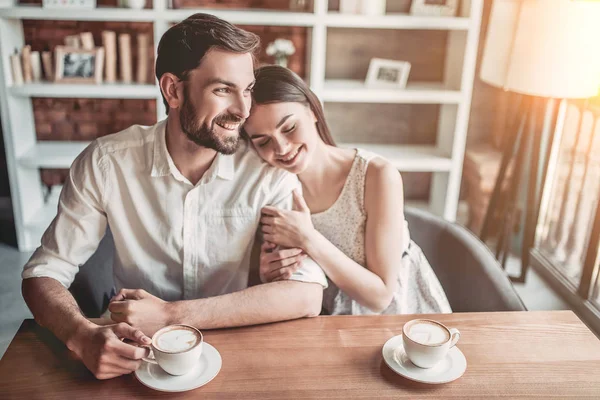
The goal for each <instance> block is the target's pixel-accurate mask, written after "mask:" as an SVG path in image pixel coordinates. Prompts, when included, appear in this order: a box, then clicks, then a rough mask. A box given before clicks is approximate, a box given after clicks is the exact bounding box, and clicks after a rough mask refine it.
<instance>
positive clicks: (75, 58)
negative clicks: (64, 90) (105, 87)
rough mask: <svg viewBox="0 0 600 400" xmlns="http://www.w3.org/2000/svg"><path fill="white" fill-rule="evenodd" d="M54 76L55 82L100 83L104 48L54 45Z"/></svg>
mask: <svg viewBox="0 0 600 400" xmlns="http://www.w3.org/2000/svg"><path fill="white" fill-rule="evenodd" d="M54 60H55V68H54V71H55V77H54V81H55V82H57V83H88V84H90V83H91V84H99V83H102V75H103V72H104V71H103V70H104V49H103V48H102V47H96V48H94V49H91V50H85V49H80V48H73V47H67V46H56V48H55V49H54Z"/></svg>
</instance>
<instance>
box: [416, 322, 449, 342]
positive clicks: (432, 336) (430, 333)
mask: <svg viewBox="0 0 600 400" xmlns="http://www.w3.org/2000/svg"><path fill="white" fill-rule="evenodd" d="M408 336H409V337H410V338H411V339H412V340H414V341H415V342H417V343H421V344H425V345H437V344H442V343H445V342H447V341H448V340H450V334H449V333H448V331H447V330H446V329H444V328H443V327H441V326H440V325H438V324H434V323H427V322H419V323H416V324H414V325H412V326H411V327H410V329H409V331H408Z"/></svg>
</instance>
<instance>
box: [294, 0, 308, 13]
mask: <svg viewBox="0 0 600 400" xmlns="http://www.w3.org/2000/svg"><path fill="white" fill-rule="evenodd" d="M307 5H308V0H290V10H291V11H296V12H304V11H306V6H307Z"/></svg>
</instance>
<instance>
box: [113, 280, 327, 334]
mask: <svg viewBox="0 0 600 400" xmlns="http://www.w3.org/2000/svg"><path fill="white" fill-rule="evenodd" d="M322 299H323V286H322V285H321V284H318V283H306V282H299V281H278V282H272V283H265V284H262V285H258V286H252V287H249V288H247V289H244V290H240V291H239V292H234V293H229V294H224V295H221V296H215V297H209V298H205V299H196V300H182V301H174V302H165V301H163V300H161V299H159V298H157V297H155V296H152V295H151V294H149V293H147V292H146V291H144V290H135V289H121V291H119V293H118V294H117V295H116V296H115V297H114V298H113V301H112V302H111V304H110V305H109V307H108V308H109V310H110V311H111V318H112V320H113V321H117V322H126V323H128V324H130V325H132V326H134V327H136V328H138V329H140V330H142V332H144V333H145V334H147V335H153V334H154V332H156V331H157V330H158V329H160V328H162V327H163V326H166V325H171V324H188V325H193V326H195V327H197V328H199V329H217V328H229V327H237V326H247V325H257V324H266V323H269V322H277V321H286V320H290V319H296V318H303V317H314V316H317V315H319V313H320V312H321V302H322Z"/></svg>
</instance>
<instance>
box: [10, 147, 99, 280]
mask: <svg viewBox="0 0 600 400" xmlns="http://www.w3.org/2000/svg"><path fill="white" fill-rule="evenodd" d="M107 168H108V166H107V164H106V161H105V160H104V159H103V158H102V155H101V152H100V149H99V147H98V143H97V142H96V141H94V142H92V144H90V145H89V146H88V147H87V148H86V149H85V150H84V151H83V152H82V153H81V154H80V155H79V156H78V157H77V159H76V160H75V161H74V162H73V165H71V168H70V170H69V175H68V178H67V179H66V181H65V184H64V186H63V189H62V192H61V194H60V200H59V204H58V210H57V214H56V217H55V218H54V220H53V221H52V222H51V223H50V226H49V227H48V228H47V229H46V231H45V233H44V235H43V236H42V240H41V245H40V247H38V248H37V249H36V250H35V252H34V253H33V255H32V256H31V258H30V259H29V261H28V262H27V264H26V265H25V267H24V270H23V274H22V278H23V279H29V278H37V277H49V278H54V279H56V280H57V281H59V282H60V283H61V284H62V285H64V286H65V287H69V286H70V285H71V283H72V282H73V280H74V279H75V275H76V274H77V272H78V271H79V267H80V265H82V264H83V263H85V262H86V261H87V260H88V259H89V258H90V256H91V255H92V254H93V253H94V251H95V250H96V249H97V248H98V244H99V243H100V240H101V239H102V238H103V237H104V234H105V233H106V226H107V218H106V212H105V209H106V207H105V198H106V195H107V191H108V190H109V187H108V185H107V181H106V175H107Z"/></svg>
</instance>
